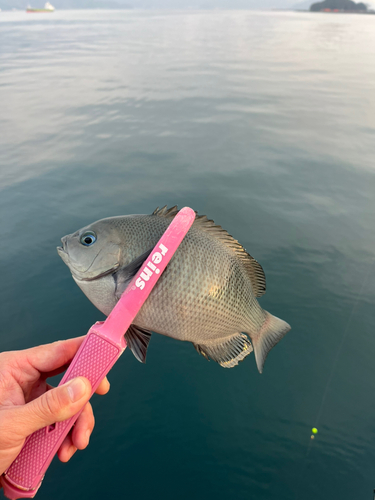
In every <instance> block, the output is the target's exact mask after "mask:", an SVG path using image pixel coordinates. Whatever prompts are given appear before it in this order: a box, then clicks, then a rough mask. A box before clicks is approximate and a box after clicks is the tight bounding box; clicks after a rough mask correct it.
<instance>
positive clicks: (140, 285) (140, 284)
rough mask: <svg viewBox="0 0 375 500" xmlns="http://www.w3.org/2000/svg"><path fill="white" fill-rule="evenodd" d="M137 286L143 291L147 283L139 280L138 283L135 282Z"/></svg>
mask: <svg viewBox="0 0 375 500" xmlns="http://www.w3.org/2000/svg"><path fill="white" fill-rule="evenodd" d="M135 286H137V287H138V288H140V289H141V290H143V289H144V287H145V282H144V281H142V280H141V278H138V279H137V281H136V282H135Z"/></svg>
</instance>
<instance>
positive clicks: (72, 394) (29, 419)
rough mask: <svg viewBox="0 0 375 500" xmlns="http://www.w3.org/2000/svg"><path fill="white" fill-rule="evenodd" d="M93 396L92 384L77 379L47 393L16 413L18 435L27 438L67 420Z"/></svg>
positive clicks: (81, 378) (80, 378) (19, 408)
mask: <svg viewBox="0 0 375 500" xmlns="http://www.w3.org/2000/svg"><path fill="white" fill-rule="evenodd" d="M90 396H91V384H90V382H89V381H88V380H87V379H86V378H84V377H77V378H75V379H73V380H70V381H69V382H67V383H66V384H64V385H61V386H59V387H55V388H54V389H50V390H49V391H47V392H45V393H44V394H42V396H40V397H39V398H36V399H34V400H33V401H30V402H29V403H27V404H26V405H22V406H19V407H17V409H16V411H15V412H14V417H15V422H14V423H16V424H17V427H14V428H15V429H18V433H19V434H22V437H25V438H26V437H27V436H29V435H30V434H32V433H33V432H35V431H37V430H38V429H42V428H43V427H45V426H46V425H51V424H54V423H55V422H61V421H62V420H67V419H68V418H70V417H72V416H73V415H75V414H76V413H78V412H79V411H80V410H81V409H82V408H83V406H84V405H85V404H86V403H87V401H88V400H89V399H90Z"/></svg>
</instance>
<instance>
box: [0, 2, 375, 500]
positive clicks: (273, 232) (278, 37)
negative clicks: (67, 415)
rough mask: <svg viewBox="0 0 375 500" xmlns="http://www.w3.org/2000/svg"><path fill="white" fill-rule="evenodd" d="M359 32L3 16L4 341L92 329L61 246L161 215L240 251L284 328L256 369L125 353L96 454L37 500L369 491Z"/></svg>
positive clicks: (317, 23)
mask: <svg viewBox="0 0 375 500" xmlns="http://www.w3.org/2000/svg"><path fill="white" fill-rule="evenodd" d="M373 21H374V20H373V19H372V16H349V15H345V16H344V15H343V16H339V15H337V16H334V17H333V16H324V15H320V14H316V15H310V14H302V13H280V12H269V13H257V12H245V11H241V12H233V11H228V12H225V11H211V12H202V11H201V12H198V11H197V12H140V11H121V12H109V11H108V12H104V11H71V12H69V11H65V12H64V11H59V12H55V13H54V15H53V18H52V17H48V19H47V18H46V17H42V16H38V15H35V17H34V16H33V17H32V18H31V17H28V16H26V14H24V13H3V12H2V13H1V17H0V109H1V112H0V130H1V134H0V190H1V197H0V207H1V212H0V213H1V214H2V217H1V225H0V230H1V235H2V238H1V239H0V256H1V257H0V258H1V260H0V263H1V276H2V280H1V282H2V285H3V286H2V288H1V290H2V291H1V300H0V304H1V305H0V307H1V318H2V324H3V327H2V332H3V335H2V340H1V349H13V348H22V347H26V346H29V345H35V344H38V343H41V342H48V341H50V340H55V339H58V338H67V337H69V336H76V335H80V334H83V333H85V332H86V331H87V329H88V327H89V326H90V325H91V324H92V323H93V322H94V321H96V320H98V319H101V317H102V315H101V314H100V313H99V312H98V311H96V310H95V309H94V307H93V306H92V305H91V304H90V303H89V302H88V301H87V299H86V298H85V297H84V296H83V294H82V293H81V292H80V290H79V289H78V288H77V287H76V286H75V284H74V283H73V280H72V279H71V277H70V275H69V273H68V271H67V269H66V267H65V266H64V265H63V263H62V262H61V261H60V259H59V258H58V256H57V254H56V251H55V247H56V246H57V245H58V244H59V239H60V237H61V236H62V235H64V234H67V233H70V232H72V231H74V230H76V229H77V228H78V227H82V226H84V225H86V224H88V223H90V222H92V221H94V220H96V219H98V218H102V217H106V216H111V215H117V214H126V213H145V212H149V213H150V212H151V211H152V210H153V209H154V208H155V207H156V206H158V205H159V206H162V205H164V204H169V205H173V204H175V203H177V204H179V206H184V205H190V206H192V207H194V208H195V209H197V210H198V211H199V212H200V213H207V215H208V216H209V217H211V218H214V219H215V221H216V222H217V223H219V224H221V225H222V226H223V227H225V228H226V229H228V231H229V232H230V233H231V234H233V236H234V237H236V238H237V239H238V240H239V241H240V242H241V243H242V244H244V245H245V247H246V248H247V249H248V251H249V252H250V253H251V254H252V255H254V257H256V258H257V259H258V260H259V261H260V262H261V264H262V265H263V267H264V269H265V272H266V276H267V288H268V292H267V294H266V295H265V297H263V298H262V299H261V304H262V306H263V307H264V308H265V309H268V310H270V311H272V313H273V314H275V315H277V316H280V317H282V318H283V319H285V320H286V321H288V322H289V323H290V324H291V325H292V330H291V332H290V333H289V334H288V335H287V336H286V338H285V339H284V340H283V341H282V342H281V343H280V344H279V345H278V346H277V347H276V348H275V349H274V350H273V351H272V352H271V354H270V355H269V358H268V359H267V362H266V365H265V371H264V374H263V375H262V376H259V375H258V374H257V371H256V367H255V361H254V359H252V358H251V359H247V360H246V361H245V362H244V363H242V364H241V365H240V366H239V367H238V368H236V369H234V370H223V369H221V368H220V367H217V366H214V365H213V364H212V363H207V362H205V360H203V358H202V359H201V358H200V357H199V356H197V354H196V352H195V351H194V349H192V348H191V346H190V345H187V344H185V343H181V342H176V341H173V340H171V339H166V338H163V337H161V336H156V335H154V336H153V337H155V338H153V339H152V345H151V346H150V350H149V351H150V353H149V356H148V362H147V364H146V365H145V366H143V365H140V364H139V363H137V362H136V361H135V360H134V359H133V357H132V356H131V355H130V354H129V353H125V354H124V357H123V359H122V360H121V361H120V362H119V363H118V364H117V366H115V368H114V369H113V373H112V376H111V382H112V391H111V394H110V395H109V396H108V397H106V401H105V402H102V401H94V405H95V409H96V416H97V431H96V433H95V435H94V436H93V438H92V442H91V444H90V451H88V452H86V453H85V454H82V455H80V456H79V457H76V458H75V460H74V461H73V462H72V464H69V465H67V466H61V467H60V466H59V464H57V463H56V464H53V465H52V468H51V470H50V471H49V473H48V474H47V477H46V479H45V482H44V485H43V488H42V489H41V491H40V492H39V493H38V497H40V499H41V500H43V498H51V497H53V498H56V499H59V498H64V499H65V498H66V496H67V495H69V496H70V497H71V498H72V499H75V498H77V499H78V498H82V497H83V498H88V497H90V498H107V497H108V496H109V495H111V496H114V495H117V496H120V495H122V494H123V492H124V491H125V489H124V488H121V491H120V488H119V486H118V477H119V475H120V477H121V478H124V479H125V480H126V493H127V495H128V496H129V498H139V499H141V498H149V497H150V496H151V495H152V496H153V497H156V498H163V499H172V498H173V499H175V498H179V499H190V498H207V495H208V496H209V497H210V498H211V497H212V498H214V497H215V498H219V499H220V498H238V499H245V498H246V499H248V498H256V499H257V500H258V499H267V500H268V499H271V498H276V497H277V498H280V499H283V500H289V499H291V498H296V499H300V498H303V499H304V500H305V499H306V500H310V499H314V500H315V499H316V498H320V499H322V500H323V499H327V500H328V499H332V498H340V499H345V500H346V499H348V500H349V499H350V500H351V499H353V498H360V497H361V498H367V497H368V496H369V495H370V494H371V491H372V488H373V486H374V479H373V478H374V473H373V470H374V464H375V454H374V452H373V438H374V426H373V422H374V421H375V418H374V417H375V412H374V409H373V404H372V400H371V397H369V395H370V394H372V393H373V392H374V387H373V385H374V382H373V380H374V378H373V377H372V372H373V358H374V355H375V343H374V340H373V303H374V299H375V287H374V276H375V264H374V262H375V250H374V248H375V232H374V223H373V220H374V216H373V214H374V209H375V199H374V192H375V174H374V160H375V154H374V147H373V142H374V132H375V118H374V116H375V113H374V111H375V110H374V100H373V88H372V84H373V81H374V77H375V67H374V65H373V60H374V52H375V43H374V42H375V35H374V33H375V32H374V30H373ZM324 395H325V396H324ZM323 396H324V400H323V406H322V399H323ZM318 414H319V415H320V417H319V425H318V427H319V434H318V436H317V438H316V440H315V441H314V443H313V446H312V447H311V449H310V452H309V454H308V455H307V450H308V446H309V444H310V443H309V436H310V429H311V427H312V426H313V425H314V424H315V423H316V422H315V418H316V416H317V415H318ZM98 457H100V459H99V458H98ZM145 464H147V471H146V469H145ZM145 473H146V474H147V481H145V477H144V476H145ZM103 477H105V478H106V479H105V480H104V479H103V480H98V478H103ZM57 478H58V484H59V485H62V486H59V488H56V484H57V480H56V479H57ZM64 485H66V487H65V486H64ZM68 488H69V490H68ZM369 492H370V493H369Z"/></svg>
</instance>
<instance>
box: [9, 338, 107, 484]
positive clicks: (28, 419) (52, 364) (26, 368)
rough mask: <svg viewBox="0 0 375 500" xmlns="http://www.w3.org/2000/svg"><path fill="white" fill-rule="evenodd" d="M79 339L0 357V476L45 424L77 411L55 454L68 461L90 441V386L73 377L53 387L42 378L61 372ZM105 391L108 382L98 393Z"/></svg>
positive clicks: (80, 378) (79, 378)
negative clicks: (77, 415)
mask: <svg viewBox="0 0 375 500" xmlns="http://www.w3.org/2000/svg"><path fill="white" fill-rule="evenodd" d="M83 339H84V337H80V338H75V339H70V340H63V341H60V342H54V343H53V344H46V345H42V346H38V347H34V348H32V349H26V350H24V351H12V352H3V353H0V475H1V474H2V473H3V472H4V471H5V470H6V469H7V468H8V467H9V466H10V464H11V463H12V462H13V461H14V459H15V458H16V457H17V455H18V453H19V452H20V451H21V448H22V446H23V444H24V442H25V439H26V437H27V436H29V435H30V434H32V433H33V432H35V431H37V430H38V429H41V428H43V427H45V426H47V425H51V424H53V423H55V422H61V421H62V420H66V419H68V418H70V417H72V416H73V415H75V414H76V413H78V412H79V411H80V410H81V409H82V408H83V411H82V413H81V414H80V416H79V417H78V419H77V421H76V423H75V425H74V427H73V428H72V430H71V432H70V433H69V434H68V435H67V436H66V438H65V440H64V441H63V443H62V445H61V446H60V448H59V450H58V452H57V455H58V457H59V459H60V460H61V461H62V462H67V461H68V460H70V458H71V457H72V456H73V455H74V453H75V452H76V451H77V449H79V450H83V449H84V448H86V446H87V445H88V443H89V439H90V435H91V433H92V430H93V428H94V423H95V420H94V415H93V411H92V407H91V405H90V403H88V400H89V398H90V395H91V384H90V382H89V381H88V380H87V379H86V378H84V377H77V378H75V379H73V380H71V381H69V382H67V383H66V384H64V385H62V386H60V387H56V388H52V387H51V386H50V385H49V384H47V382H46V379H47V378H48V377H52V376H54V375H57V374H59V373H61V372H63V371H64V370H66V368H67V366H68V365H69V363H70V361H71V360H72V359H73V357H74V355H75V353H76V352H77V350H78V348H79V347H80V345H81V343H82V341H83ZM108 391H109V382H108V380H107V378H105V379H103V380H102V382H101V383H100V385H99V387H98V388H97V390H96V392H97V394H106V393H107V392H108Z"/></svg>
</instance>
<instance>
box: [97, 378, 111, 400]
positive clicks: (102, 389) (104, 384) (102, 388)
mask: <svg viewBox="0 0 375 500" xmlns="http://www.w3.org/2000/svg"><path fill="white" fill-rule="evenodd" d="M110 387H111V385H110V383H109V382H108V379H107V377H105V378H103V380H102V381H101V382H100V384H99V386H98V388H97V389H96V391H95V392H96V394H100V395H101V396H104V394H107V392H108V391H109V389H110Z"/></svg>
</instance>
